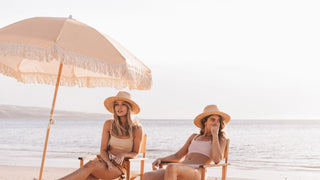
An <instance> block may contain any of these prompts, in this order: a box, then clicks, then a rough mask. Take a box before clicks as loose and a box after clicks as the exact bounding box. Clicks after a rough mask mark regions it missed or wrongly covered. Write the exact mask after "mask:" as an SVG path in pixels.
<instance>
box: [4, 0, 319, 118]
mask: <svg viewBox="0 0 320 180" xmlns="http://www.w3.org/2000/svg"><path fill="white" fill-rule="evenodd" d="M319 9H320V1H319V0H267V1H266V0H264V1H262V0H220V1H214V0H208V1H204V0H157V1H155V0H112V1H111V0H101V1H94V0H93V1H90V2H89V1H79V0H73V1H70V0H69V1H65V0H64V1H62V0H55V1H47V2H46V1H43V0H28V1H22V0H21V1H17V0H10V1H4V2H2V3H1V6H0V27H1V28H2V27H4V26H6V25H9V24H11V23H14V22H16V21H20V20H23V19H26V18H31V17H35V16H53V17H68V16H69V14H72V16H73V18H74V19H76V20H78V21H81V22H83V23H85V24H88V25H90V26H92V27H94V28H96V29H97V30H99V31H100V32H103V33H106V34H108V35H110V36H111V37H113V38H114V39H116V40H117V41H119V42H120V43H121V44H122V45H123V46H125V47H126V48H127V49H129V50H130V51H131V52H132V53H133V54H135V55H136V56H137V57H138V58H139V59H140V60H141V61H143V62H144V63H145V64H146V65H147V66H148V67H149V68H150V69H151V70H152V75H153V86H152V89H151V90H150V91H136V90H133V91H131V93H132V95H133V99H134V100H136V102H137V103H138V104H139V105H140V107H141V109H142V111H141V113H140V114H139V116H138V117H140V118H187V119H192V118H194V117H195V116H196V115H197V114H199V113H201V112H202V110H203V108H204V106H205V105H207V104H217V105H218V106H219V107H220V110H222V111H224V112H226V113H229V114H230V115H231V117H232V118H234V119H247V118H250V119H266V118H268V119H269V118H279V119H292V118H294V119H320V110H319V109H320V93H319V92H320V80H319V76H320V72H319V68H320V66H319V65H320V63H319V60H320V51H319V50H320V23H319V21H320V11H319ZM0 86H1V88H0V104H14V105H23V106H39V107H48V108H49V107H51V103H52V97H53V92H54V87H53V86H48V85H30V84H22V83H18V82H17V81H16V80H15V79H13V78H10V77H6V76H4V75H0ZM116 93H117V90H115V89H111V88H95V89H88V88H77V87H74V88H67V87H61V88H60V89H59V94H58V97H57V98H58V99H57V103H56V108H57V109H64V110H73V111H74V110H75V111H87V112H100V113H108V112H107V111H106V110H105V108H104V106H103V101H104V99H105V98H106V97H108V96H112V95H115V94H116Z"/></svg>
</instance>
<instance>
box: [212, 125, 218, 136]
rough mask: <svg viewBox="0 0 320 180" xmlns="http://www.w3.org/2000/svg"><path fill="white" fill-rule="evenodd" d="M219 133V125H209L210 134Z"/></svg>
mask: <svg viewBox="0 0 320 180" xmlns="http://www.w3.org/2000/svg"><path fill="white" fill-rule="evenodd" d="M218 133H219V125H213V126H211V134H212V135H214V134H218Z"/></svg>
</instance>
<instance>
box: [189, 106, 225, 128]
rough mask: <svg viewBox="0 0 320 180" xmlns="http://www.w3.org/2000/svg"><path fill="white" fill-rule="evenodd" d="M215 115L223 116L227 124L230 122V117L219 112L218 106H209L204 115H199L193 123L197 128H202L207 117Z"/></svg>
mask: <svg viewBox="0 0 320 180" xmlns="http://www.w3.org/2000/svg"><path fill="white" fill-rule="evenodd" d="M214 114H215V115H219V116H221V117H222V120H223V121H224V123H225V124H227V123H228V122H229V121H230V116H229V115H228V114H226V113H224V112H221V111H219V109H218V107H217V106H216V105H208V106H206V107H205V108H204V110H203V113H201V114H199V115H198V116H197V117H196V118H195V119H194V121H193V122H194V124H195V125H196V126H197V127H199V128H202V124H201V120H202V119H203V118H204V117H206V116H209V115H214Z"/></svg>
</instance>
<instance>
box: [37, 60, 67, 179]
mask: <svg viewBox="0 0 320 180" xmlns="http://www.w3.org/2000/svg"><path fill="white" fill-rule="evenodd" d="M62 67H63V64H62V63H60V67H59V73H58V78H57V82H56V88H55V91H54V96H53V102H52V106H51V112H50V120H49V124H48V128H47V135H46V141H45V143H44V149H43V154H42V162H41V168H40V174H39V180H41V178H42V172H43V166H44V160H45V158H46V152H47V145H48V139H49V133H50V127H51V124H54V120H53V112H54V107H55V105H56V98H57V94H58V89H59V84H60V78H61V73H62Z"/></svg>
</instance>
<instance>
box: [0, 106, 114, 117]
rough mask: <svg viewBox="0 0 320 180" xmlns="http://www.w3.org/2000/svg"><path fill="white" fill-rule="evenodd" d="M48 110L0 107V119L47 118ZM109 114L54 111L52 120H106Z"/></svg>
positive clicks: (25, 107)
mask: <svg viewBox="0 0 320 180" xmlns="http://www.w3.org/2000/svg"><path fill="white" fill-rule="evenodd" d="M49 115H50V109H49V108H41V107H27V106H15V105H0V119H22V118H25V119H43V118H49ZM110 117H111V115H110V114H99V113H85V112H75V111H62V110H55V112H54V119H108V118H110Z"/></svg>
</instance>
